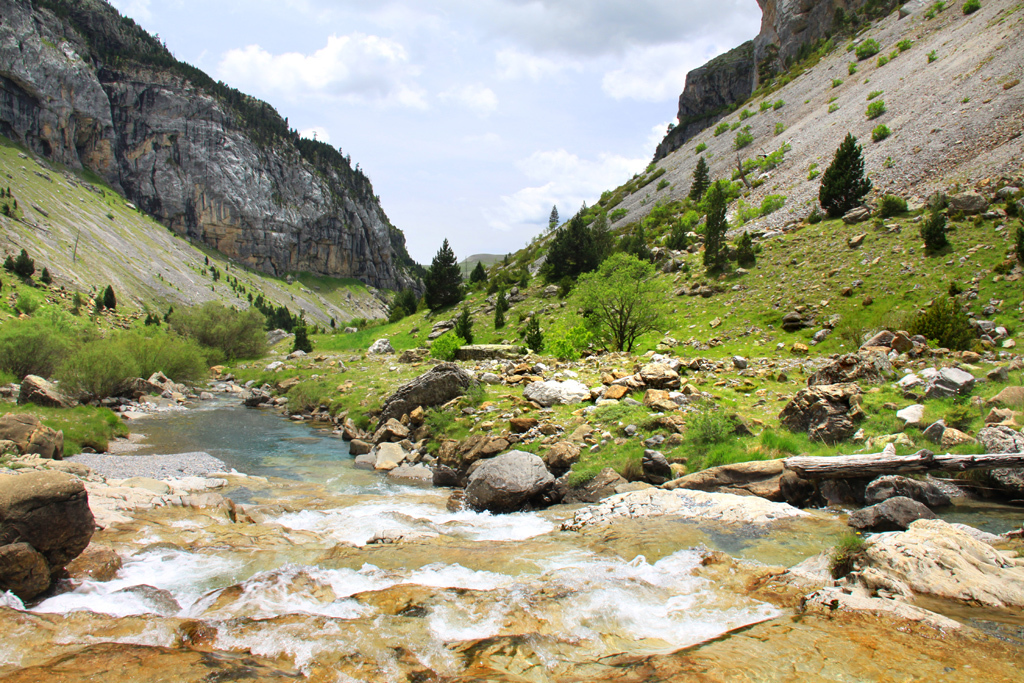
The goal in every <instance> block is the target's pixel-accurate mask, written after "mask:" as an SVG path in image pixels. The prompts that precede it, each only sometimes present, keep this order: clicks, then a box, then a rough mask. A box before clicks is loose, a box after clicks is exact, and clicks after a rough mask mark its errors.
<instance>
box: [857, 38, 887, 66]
mask: <svg viewBox="0 0 1024 683" xmlns="http://www.w3.org/2000/svg"><path fill="white" fill-rule="evenodd" d="M881 49H882V48H881V46H880V45H879V44H878V41H877V40H875V39H874V38H868V39H867V40H865V41H864V42H863V43H861V44H860V45H858V46H857V61H859V62H863V61H864V60H865V59H868V58H869V57H874V56H875V55H877V54H878V51H879V50H881Z"/></svg>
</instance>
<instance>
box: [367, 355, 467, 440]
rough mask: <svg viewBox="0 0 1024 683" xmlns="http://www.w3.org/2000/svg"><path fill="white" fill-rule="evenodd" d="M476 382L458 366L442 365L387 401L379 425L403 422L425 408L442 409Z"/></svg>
mask: <svg viewBox="0 0 1024 683" xmlns="http://www.w3.org/2000/svg"><path fill="white" fill-rule="evenodd" d="M474 381H475V380H474V379H473V378H472V377H471V376H470V374H469V373H468V372H466V371H465V370H463V369H461V368H460V367H459V366H458V365H456V364H455V363H439V364H438V365H435V366H434V367H433V368H431V369H430V370H429V371H427V372H425V373H423V374H422V375H420V376H419V377H417V378H416V379H414V380H412V381H411V382H407V383H406V384H403V385H402V386H400V387H398V390H397V391H395V393H393V394H391V396H389V397H388V398H387V400H386V401H384V406H383V407H382V408H381V412H380V423H379V424H382V425H383V424H386V423H387V421H388V420H392V419H394V420H401V419H402V416H403V415H405V414H407V413H411V412H412V411H413V410H414V409H415V408H417V407H419V406H423V407H424V408H428V407H431V406H439V405H441V404H443V403H447V402H448V401H451V400H452V399H453V398H458V397H459V396H462V395H463V394H465V393H466V391H467V390H468V389H469V387H470V386H472V385H473V383H474Z"/></svg>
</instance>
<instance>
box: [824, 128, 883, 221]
mask: <svg viewBox="0 0 1024 683" xmlns="http://www.w3.org/2000/svg"><path fill="white" fill-rule="evenodd" d="M870 191H871V181H870V180H868V179H867V178H866V177H864V157H863V156H862V155H861V146H860V145H858V144H857V138H855V137H853V134H851V133H847V134H846V139H844V140H843V142H842V143H841V144H840V145H839V148H838V149H837V150H836V153H835V156H834V157H833V158H832V163H831V164H830V165H829V167H828V168H827V169H825V172H824V173H823V174H822V176H821V189H820V190H818V201H819V202H820V203H821V208H823V209H825V212H826V213H827V214H828V215H829V217H830V218H838V217H840V216H842V215H843V214H845V213H846V212H847V211H849V210H850V209H852V208H854V207H856V206H858V205H859V204H860V202H861V199H863V198H864V195H866V194H867V193H868V192H870Z"/></svg>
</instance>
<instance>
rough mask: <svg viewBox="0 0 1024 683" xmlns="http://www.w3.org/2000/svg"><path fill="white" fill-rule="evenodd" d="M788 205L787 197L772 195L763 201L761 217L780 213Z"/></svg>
mask: <svg viewBox="0 0 1024 683" xmlns="http://www.w3.org/2000/svg"><path fill="white" fill-rule="evenodd" d="M785 204H786V195H783V194H770V195H768V196H766V197H765V198H764V199H762V200H761V215H762V216H767V215H768V214H770V213H774V212H775V211H778V210H779V209H781V208H782V207H783V206H785Z"/></svg>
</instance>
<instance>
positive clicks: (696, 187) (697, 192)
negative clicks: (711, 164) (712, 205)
mask: <svg viewBox="0 0 1024 683" xmlns="http://www.w3.org/2000/svg"><path fill="white" fill-rule="evenodd" d="M710 186H711V174H710V171H709V170H708V162H706V161H704V157H701V158H700V159H698V160H697V167H696V168H694V169H693V182H692V183H690V199H691V200H692V201H695V202H699V201H700V200H701V197H703V196H704V193H705V192H707V191H708V188H709V187H710Z"/></svg>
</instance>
